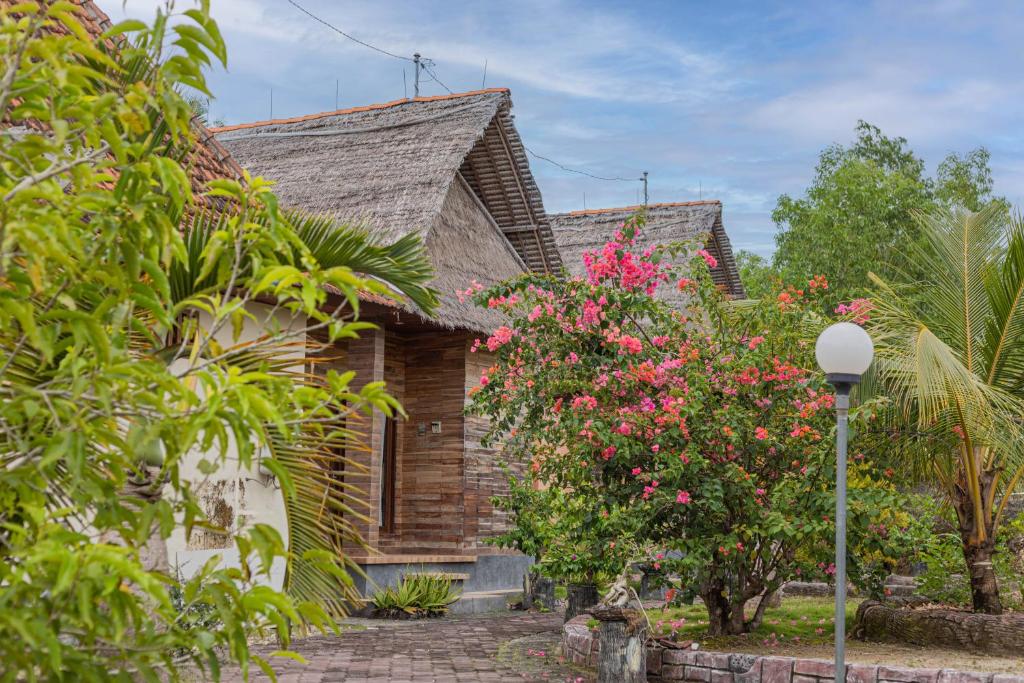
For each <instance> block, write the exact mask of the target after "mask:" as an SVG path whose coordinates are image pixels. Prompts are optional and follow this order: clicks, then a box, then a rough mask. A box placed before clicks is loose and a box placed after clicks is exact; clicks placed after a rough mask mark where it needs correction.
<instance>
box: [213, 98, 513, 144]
mask: <svg viewBox="0 0 1024 683" xmlns="http://www.w3.org/2000/svg"><path fill="white" fill-rule="evenodd" d="M509 92H510V91H509V89H508V88H485V89H484V90H470V91H468V92H457V93H451V94H450V95H431V96H429V97H407V98H405V99H401V100H392V101H391V102H384V103H382V104H367V105H364V106H362V107H350V108H348V109H338V110H336V111H323V112H319V113H317V114H306V115H305V116H293V117H291V118H288V119H269V120H267V121H253V122H252V123H236V124H234V125H231V126H218V127H217V128H211V129H210V132H212V133H227V132H229V131H233V130H241V129H243V128H259V127H260V126H275V125H279V124H285V123H300V122H302V121H313V120H315V119H322V118H326V117H328V116H340V115H342V114H354V113H356V112H360V111H374V110H376V109H388V108H389V107H397V106H398V105H401V104H409V103H410V102H437V101H438V100H454V99H458V98H460V97H471V96H473V95H487V94H490V93H506V94H509Z"/></svg>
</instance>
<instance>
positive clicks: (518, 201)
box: [214, 88, 561, 330]
mask: <svg viewBox="0 0 1024 683" xmlns="http://www.w3.org/2000/svg"><path fill="white" fill-rule="evenodd" d="M511 106H512V102H511V98H510V96H509V91H508V90H507V89H504V88H500V89H499V88H495V89H489V90H479V91H475V92H469V93H461V94H456V95H446V96H441V97H420V98H415V99H407V100H398V101H395V102H389V103H386V104H375V105H370V106H366V107H356V108H354V109H343V110H339V111H333V112H324V113H321V114H312V115H309V116H300V117H296V118H290V119H276V120H272V121H261V122H257V123H246V124H240V125H235V126H224V127H221V128H217V129H214V133H215V134H216V135H217V138H218V139H219V140H220V141H221V143H223V144H224V146H225V147H227V148H228V150H230V152H231V153H232V155H233V156H234V157H235V158H236V159H237V160H238V161H239V162H240V163H241V164H242V166H244V167H246V168H248V169H249V170H250V171H251V172H252V173H253V174H254V175H261V176H264V177H266V178H268V179H270V180H273V181H275V182H276V183H277V184H276V186H275V188H274V189H275V192H276V193H277V195H278V197H280V198H281V201H282V204H283V205H285V206H289V207H294V208H301V209H305V210H309V211H316V212H324V213H329V214H332V215H335V216H337V217H338V218H341V219H343V220H352V221H359V222H362V223H364V224H366V225H367V226H368V227H369V228H370V229H371V230H372V231H373V232H374V233H375V234H377V235H379V236H380V237H381V238H383V239H385V240H387V239H395V238H397V237H399V236H401V235H405V234H408V233H411V232H413V233H417V234H419V235H421V236H422V237H423V239H424V241H425V242H426V243H427V244H428V247H430V248H432V249H433V253H432V258H433V261H434V267H435V271H436V272H437V280H436V282H435V287H436V288H437V289H438V290H439V291H440V292H441V294H442V305H441V308H440V311H439V313H438V316H437V319H438V321H439V322H440V323H442V324H444V325H447V326H450V327H468V328H470V329H477V330H482V329H487V328H489V327H490V326H491V324H492V322H493V320H492V318H493V316H492V315H489V314H488V313H487V312H486V311H479V310H473V308H472V307H471V306H468V305H463V306H460V305H458V302H457V299H456V297H455V295H454V290H455V289H456V288H458V287H460V286H461V287H462V288H465V287H466V286H468V284H469V282H468V280H469V278H467V277H465V276H466V275H467V273H469V272H472V271H479V272H480V273H482V274H485V275H486V274H490V275H491V277H488V278H487V279H486V280H481V282H483V283H484V284H487V282H489V281H494V280H495V279H498V277H497V274H498V273H502V277H505V276H506V275H504V274H505V273H507V272H508V270H509V268H510V263H512V262H518V265H517V266H516V267H517V269H518V270H519V272H522V270H525V269H530V270H533V271H536V272H558V271H559V270H560V268H561V261H560V258H559V254H558V249H557V247H556V245H555V240H554V236H553V235H552V233H551V228H550V226H549V224H548V219H547V215H546V213H545V212H544V205H543V203H542V201H541V196H540V191H539V190H538V189H537V185H536V183H535V182H534V179H533V176H532V174H531V173H530V167H529V162H528V160H527V157H526V151H525V149H524V148H523V145H522V143H521V142H520V139H519V135H518V133H517V132H516V129H515V126H514V125H513V123H512V115H511ZM460 176H461V178H460ZM456 187H461V188H462V190H455V189H454V188H456ZM467 188H468V190H469V191H470V192H471V193H472V195H473V196H474V197H475V198H476V199H475V200H474V201H477V202H478V203H479V204H480V205H481V206H482V207H483V209H484V212H485V213H486V214H489V216H490V218H491V219H492V221H489V222H484V223H483V225H484V226H485V230H486V231H488V232H493V233H494V234H491V235H483V234H481V235H475V236H472V237H473V239H468V237H470V236H467V235H461V236H460V235H457V234H456V232H455V231H453V230H452V226H451V225H450V222H446V221H443V220H441V218H440V217H441V214H442V212H443V211H444V210H445V206H446V202H447V201H448V200H449V197H450V195H451V194H452V192H454V191H459V192H462V191H464V190H466V189H467ZM440 250H445V254H443V255H442V254H441V253H439V251H440ZM510 259H511V261H510Z"/></svg>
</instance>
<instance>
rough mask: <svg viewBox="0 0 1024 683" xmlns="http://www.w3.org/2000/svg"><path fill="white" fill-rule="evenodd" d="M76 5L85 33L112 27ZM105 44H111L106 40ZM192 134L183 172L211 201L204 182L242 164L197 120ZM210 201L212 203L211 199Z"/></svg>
mask: <svg viewBox="0 0 1024 683" xmlns="http://www.w3.org/2000/svg"><path fill="white" fill-rule="evenodd" d="M72 2H74V4H75V5H77V12H76V15H77V18H78V20H79V21H80V23H81V24H82V26H83V28H85V30H86V31H87V32H88V34H89V35H90V36H92V37H94V38H98V37H99V36H100V35H101V34H102V33H103V32H104V31H106V30H107V29H108V28H110V27H111V26H112V22H111V21H110V17H108V16H107V15H106V13H104V12H103V10H101V9H100V8H99V7H98V6H97V5H96V3H95V2H93V1H92V0H72ZM15 4H16V2H15V0H0V8H9V7H12V6H13V5H15ZM51 30H52V31H54V32H56V33H61V34H63V33H66V32H67V31H66V29H64V28H63V27H61V26H59V25H58V26H53V27H52V28H51ZM108 46H110V47H113V44H112V43H109V42H108ZM29 125H30V126H31V127H33V128H36V129H37V130H41V129H42V127H41V126H40V125H38V124H36V125H32V122H29ZM192 129H193V133H194V134H195V137H196V144H195V146H194V148H193V149H192V150H191V152H190V154H189V156H188V157H187V158H186V159H185V163H184V166H185V171H186V173H188V174H189V177H190V178H191V181H192V191H193V192H195V193H196V195H197V200H198V201H199V202H200V203H202V204H207V205H209V204H211V202H207V201H205V200H204V199H203V198H202V197H201V196H200V195H201V193H202V192H204V191H205V189H206V184H207V183H208V182H209V181H211V180H214V179H217V178H230V179H236V180H237V179H239V178H241V177H242V167H241V166H239V165H238V163H237V162H235V160H234V159H233V158H232V157H231V154H230V153H229V152H228V151H227V149H226V148H225V147H224V146H223V145H222V144H221V143H220V142H218V141H217V140H216V138H214V137H213V134H212V133H211V132H210V131H209V130H208V129H207V128H206V127H205V126H203V124H202V123H201V122H200V121H199V120H198V119H193V122H192ZM213 204H216V202H214V203H213Z"/></svg>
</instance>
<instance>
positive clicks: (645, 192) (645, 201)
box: [641, 171, 647, 209]
mask: <svg viewBox="0 0 1024 683" xmlns="http://www.w3.org/2000/svg"><path fill="white" fill-rule="evenodd" d="M641 180H643V181H644V208H645V209H646V208H647V171H644V177H643V178H641Z"/></svg>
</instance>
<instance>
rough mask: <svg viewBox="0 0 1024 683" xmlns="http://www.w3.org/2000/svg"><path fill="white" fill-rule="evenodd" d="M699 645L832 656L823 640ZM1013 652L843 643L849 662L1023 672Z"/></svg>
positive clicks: (1023, 656)
mask: <svg viewBox="0 0 1024 683" xmlns="http://www.w3.org/2000/svg"><path fill="white" fill-rule="evenodd" d="M702 646H703V647H704V648H705V649H709V650H715V651H722V652H747V653H751V654H759V655H778V656H780V657H803V658H807V659H832V656H833V649H832V645H830V644H824V643H823V644H813V645H806V644H794V643H785V644H783V643H780V644H779V645H778V646H776V647H772V648H765V646H764V645H763V644H762V643H761V641H760V640H757V641H753V642H749V643H745V642H743V639H742V638H730V639H729V644H728V645H725V644H718V643H714V645H713V644H712V643H707V644H703V643H702ZM1009 654H1010V653H1008V655H1009ZM1013 655H1015V656H1006V657H997V656H995V655H985V654H972V653H970V652H963V651H961V650H946V649H942V648H930V647H914V646H908V645H895V644H893V643H867V642H863V641H859V640H849V641H847V643H846V661H847V662H850V663H856V664H889V665H893V666H907V667H915V668H921V669H956V670H958V671H989V672H993V673H1001V674H1018V675H1020V674H1022V673H1024V652H1021V653H1013Z"/></svg>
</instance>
